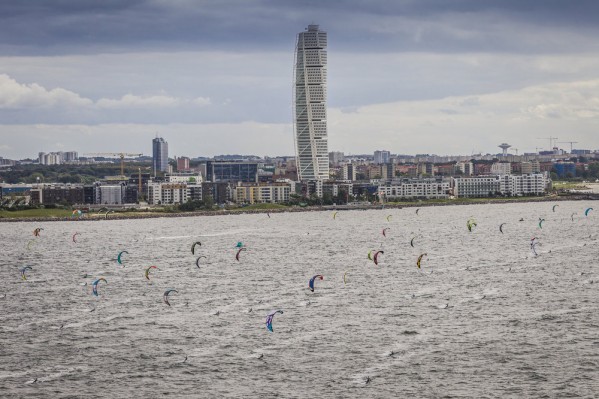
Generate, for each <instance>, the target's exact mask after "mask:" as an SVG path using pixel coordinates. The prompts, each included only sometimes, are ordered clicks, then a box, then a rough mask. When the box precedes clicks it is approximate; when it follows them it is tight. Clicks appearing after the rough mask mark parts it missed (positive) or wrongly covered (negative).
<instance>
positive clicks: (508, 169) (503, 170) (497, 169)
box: [491, 162, 512, 175]
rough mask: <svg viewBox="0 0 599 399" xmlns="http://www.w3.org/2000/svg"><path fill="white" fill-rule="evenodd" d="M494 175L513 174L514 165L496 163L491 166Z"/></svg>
mask: <svg viewBox="0 0 599 399" xmlns="http://www.w3.org/2000/svg"><path fill="white" fill-rule="evenodd" d="M491 174H492V175H510V174H512V164H511V163H509V162H495V163H494V164H493V165H491Z"/></svg>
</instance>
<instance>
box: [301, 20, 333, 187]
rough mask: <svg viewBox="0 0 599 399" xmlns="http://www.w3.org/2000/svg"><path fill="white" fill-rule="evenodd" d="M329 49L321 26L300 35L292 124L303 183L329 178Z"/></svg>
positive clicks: (310, 27) (312, 26)
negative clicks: (327, 87)
mask: <svg viewBox="0 0 599 399" xmlns="http://www.w3.org/2000/svg"><path fill="white" fill-rule="evenodd" d="M326 48H327V34H326V32H323V31H321V30H320V29H319V26H318V25H308V29H306V31H304V32H301V33H299V34H298V35H297V44H296V47H295V68H294V86H293V88H294V107H293V109H294V118H293V119H294V120H293V122H294V132H295V151H296V157H297V173H298V177H299V179H300V180H326V179H328V178H329V156H328V153H329V149H328V147H329V145H328V137H327V104H326V100H327V90H326V83H327V51H326Z"/></svg>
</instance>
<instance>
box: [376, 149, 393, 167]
mask: <svg viewBox="0 0 599 399" xmlns="http://www.w3.org/2000/svg"><path fill="white" fill-rule="evenodd" d="M390 158H391V152H389V151H384V150H383V151H375V152H374V163H376V164H379V163H389V160H390Z"/></svg>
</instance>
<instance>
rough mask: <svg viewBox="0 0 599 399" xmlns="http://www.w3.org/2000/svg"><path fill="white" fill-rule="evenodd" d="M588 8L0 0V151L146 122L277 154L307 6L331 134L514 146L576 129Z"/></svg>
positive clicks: (504, 3) (138, 127)
mask: <svg viewBox="0 0 599 399" xmlns="http://www.w3.org/2000/svg"><path fill="white" fill-rule="evenodd" d="M598 11H599V3H597V2H594V1H576V2H564V1H554V0H549V1H515V0H489V1H479V0H453V1H443V0H436V1H433V0H378V1H377V0H374V1H372V2H364V1H357V0H346V1H322V0H319V1H316V0H310V1H291V0H251V1H247V0H219V1H199V0H198V1H196V0H178V1H171V0H134V1H120V0H118V1H117V0H114V1H113V0H107V1H95V0H94V1H92V0H54V1H52V2H46V1H41V0H39V1H37V0H34V1H12V2H9V1H4V2H0V54H1V55H0V121H2V122H0V138H1V139H2V146H0V156H5V157H11V156H12V157H22V156H32V155H35V153H36V152H37V151H51V150H53V148H54V149H57V148H62V147H58V144H57V143H62V144H63V145H64V143H69V144H73V145H75V144H76V145H77V146H81V148H72V149H74V150H80V151H81V152H85V151H90V150H93V148H94V147H98V148H100V147H101V148H102V150H105V151H113V150H114V149H111V148H107V147H110V144H112V142H111V141H108V142H107V141H106V138H107V137H110V138H111V139H110V140H113V139H112V138H114V137H118V138H119V143H120V145H121V146H122V147H123V149H125V150H127V151H132V152H137V151H143V152H147V150H146V149H144V148H137V146H139V145H140V144H139V143H144V144H143V145H146V144H147V143H146V141H145V140H146V139H147V137H146V135H148V137H149V139H151V138H152V137H153V135H154V133H155V132H157V131H158V132H159V133H161V134H163V135H164V136H165V137H167V139H169V144H170V147H171V148H173V149H175V148H176V149H177V150H176V151H177V152H179V151H187V153H186V155H191V156H194V155H201V154H203V155H211V154H219V153H226V152H242V153H243V152H253V153H258V154H259V153H260V151H259V150H260V149H261V148H264V152H266V153H269V154H275V153H281V154H289V153H291V151H292V148H293V141H292V135H291V133H290V132H291V130H292V122H291V118H292V112H291V87H292V65H293V48H294V45H295V43H294V41H295V37H296V34H297V33H298V32H299V31H301V30H302V29H304V28H305V27H306V26H307V25H308V24H309V23H317V24H320V25H321V27H322V28H323V29H324V30H326V31H327V32H328V33H329V58H328V59H329V66H328V71H329V74H328V105H329V110H330V113H329V122H330V129H329V132H330V143H331V146H330V149H331V150H334V149H340V150H344V151H346V152H354V153H355V152H369V151H371V150H374V149H377V148H378V149H380V148H387V149H389V150H392V151H394V152H404V153H410V152H412V153H414V152H437V153H443V152H445V153H447V152H452V153H460V152H462V153H463V152H467V153H470V150H471V148H467V149H464V146H467V147H470V146H471V145H474V146H476V147H477V150H478V149H480V150H482V151H491V152H492V151H495V150H496V149H495V145H496V143H495V141H497V139H498V138H500V137H501V139H502V140H510V141H513V144H514V146H516V147H518V148H520V149H524V148H529V149H530V148H534V143H535V142H537V141H536V137H540V136H541V135H542V136H546V135H549V134H552V135H558V136H559V137H561V136H563V135H564V133H563V132H564V131H567V132H569V133H568V134H570V135H571V136H572V138H570V139H571V140H578V141H580V142H584V143H585V144H584V145H586V146H592V145H593V142H592V139H593V137H595V136H594V135H593V134H594V133H592V132H595V131H596V129H595V128H594V126H596V125H597V117H598V116H597V109H598V108H597V105H596V102H597V100H596V89H597V86H596V85H595V84H592V85H584V84H576V82H596V81H597V79H599V74H598V72H597V71H599V48H598V46H599V42H597V41H596V40H595V38H596V37H597V36H598V34H599V25H598V24H596V22H595V16H596V15H597V12H598ZM572 84H573V85H574V86H572ZM573 87H574V89H573ZM566 89H567V90H566ZM527 90H530V93H532V94H534V101H526V98H527V96H528V95H530V93H529V91H527ZM564 90H565V91H564ZM506 93H511V95H506ZM514 93H515V94H514ZM510 102H513V104H512V106H508V103H510ZM513 124H515V125H516V126H517V128H514V126H513ZM512 131H513V132H514V133H511V132H512ZM504 132H508V133H504ZM539 132H542V133H539ZM502 135H503V136H502ZM577 135H578V136H577ZM196 139H197V140H200V141H202V142H203V143H204V144H203V146H199V147H198V148H194V147H188V146H187V145H186V143H188V142H190V141H194V140H196ZM31 143H36V144H35V148H33V147H32V146H31ZM148 143H149V141H148ZM537 144H538V142H537ZM371 146H375V147H373V148H371ZM244 149H246V150H244Z"/></svg>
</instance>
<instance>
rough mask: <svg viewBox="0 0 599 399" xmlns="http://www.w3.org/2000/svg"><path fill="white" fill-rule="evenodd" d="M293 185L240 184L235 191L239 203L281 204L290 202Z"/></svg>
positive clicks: (234, 196)
mask: <svg viewBox="0 0 599 399" xmlns="http://www.w3.org/2000/svg"><path fill="white" fill-rule="evenodd" d="M290 195H291V185H290V184H288V183H272V184H264V183H240V184H239V185H238V186H237V187H235V190H234V191H233V201H235V202H237V203H249V204H254V203H265V202H270V203H280V202H287V201H289V196H290Z"/></svg>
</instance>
